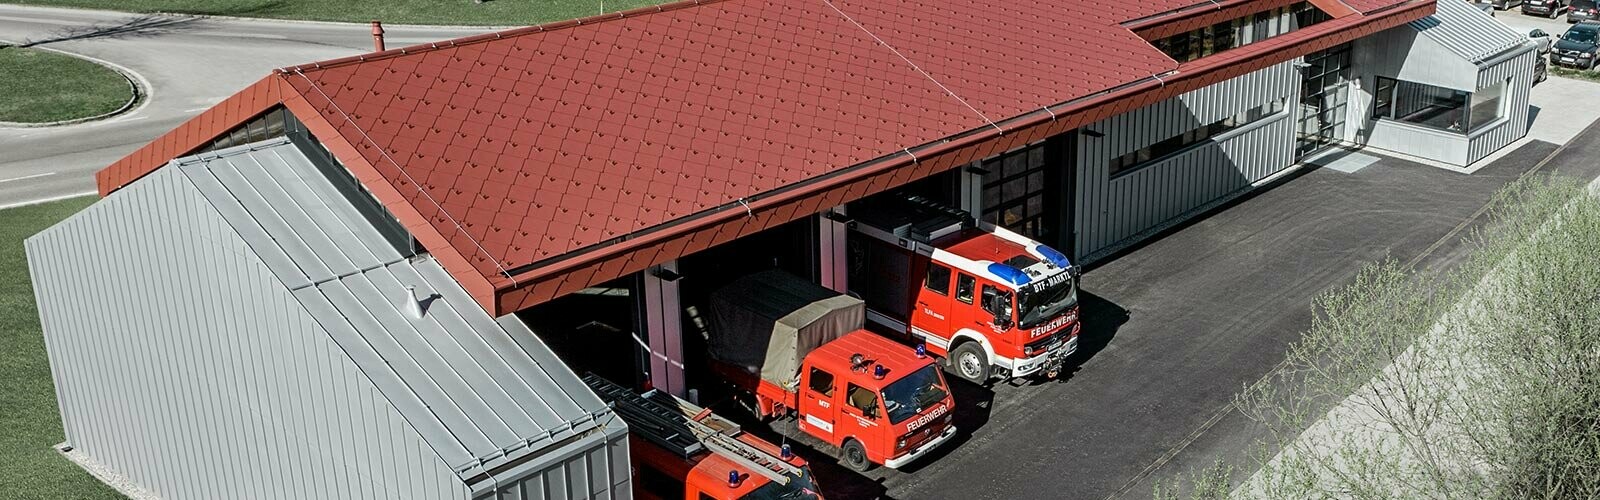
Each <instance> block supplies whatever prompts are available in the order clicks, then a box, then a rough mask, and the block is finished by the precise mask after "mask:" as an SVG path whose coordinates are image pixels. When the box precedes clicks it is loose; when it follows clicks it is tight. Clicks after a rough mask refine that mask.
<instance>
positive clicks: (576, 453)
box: [473, 417, 633, 500]
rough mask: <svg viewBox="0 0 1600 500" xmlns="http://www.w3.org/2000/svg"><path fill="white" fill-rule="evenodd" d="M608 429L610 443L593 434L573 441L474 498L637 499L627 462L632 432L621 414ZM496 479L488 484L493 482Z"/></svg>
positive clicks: (478, 499) (631, 472) (515, 471)
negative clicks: (598, 441) (601, 443)
mask: <svg viewBox="0 0 1600 500" xmlns="http://www.w3.org/2000/svg"><path fill="white" fill-rule="evenodd" d="M612 419H613V421H614V425H609V426H607V428H606V429H605V430H604V431H603V435H604V438H605V440H606V446H600V447H597V446H594V444H593V442H592V440H591V439H589V438H587V437H586V438H585V439H582V440H578V441H576V442H572V443H568V444H567V445H566V446H562V447H561V448H558V449H556V450H552V451H550V452H549V455H548V456H546V457H541V458H540V459H539V460H537V461H534V462H530V463H529V464H528V467H525V468H522V469H514V470H511V471H508V472H506V473H504V474H501V475H500V477H498V478H497V479H498V480H500V481H501V483H502V484H500V485H499V486H496V487H493V488H492V489H486V490H484V491H479V492H476V493H474V494H473V499H474V500H487V499H497V500H539V499H563V500H578V499H586V498H609V499H616V500H628V499H631V498H633V490H632V487H633V483H632V474H633V470H632V466H631V465H630V463H629V462H628V456H629V454H628V431H627V427H625V426H624V425H623V424H622V420H621V419H620V418H616V417H612ZM492 483H493V481H490V482H486V483H485V485H484V486H486V487H487V486H489V485H491V484H492Z"/></svg>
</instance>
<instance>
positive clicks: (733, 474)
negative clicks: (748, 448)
mask: <svg viewBox="0 0 1600 500" xmlns="http://www.w3.org/2000/svg"><path fill="white" fill-rule="evenodd" d="M728 487H729V488H738V487H739V471H736V470H730V471H728Z"/></svg>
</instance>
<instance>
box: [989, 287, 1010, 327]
mask: <svg viewBox="0 0 1600 500" xmlns="http://www.w3.org/2000/svg"><path fill="white" fill-rule="evenodd" d="M983 310H985V311H988V312H989V314H993V315H994V317H995V318H996V319H1001V320H1005V321H1007V322H1009V321H1010V320H1011V292H1008V291H1002V290H1000V289H999V288H995V286H994V285H983Z"/></svg>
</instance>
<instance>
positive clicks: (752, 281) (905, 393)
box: [706, 270, 956, 471]
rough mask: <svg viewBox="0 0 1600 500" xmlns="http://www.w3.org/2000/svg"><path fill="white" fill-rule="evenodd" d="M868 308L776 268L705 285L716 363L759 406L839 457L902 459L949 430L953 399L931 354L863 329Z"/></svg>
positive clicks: (898, 462)
mask: <svg viewBox="0 0 1600 500" xmlns="http://www.w3.org/2000/svg"><path fill="white" fill-rule="evenodd" d="M865 312H866V307H865V305H864V304H863V303H862V302H861V300H860V299H856V298H854V297H849V296H846V295H841V294H839V293H837V292H834V291H832V290H828V289H826V288H823V287H821V286H818V285H816V284H813V283H811V282H808V281H805V280H803V279H800V278H799V277H796V276H794V275H791V274H787V273H784V272H782V271H777V270H773V271H764V272H761V273H757V274H754V275H750V276H745V277H743V278H740V279H738V280H735V281H734V282H733V283H731V284H729V285H728V286H726V287H723V288H721V289H718V290H717V291H715V292H713V293H712V294H711V313H712V326H713V328H711V329H710V330H709V331H708V333H707V338H706V341H707V347H708V348H709V351H710V354H711V358H712V362H711V365H712V369H713V371H715V372H716V373H717V374H718V375H721V376H722V377H724V378H725V379H726V380H728V382H730V383H732V384H733V385H734V387H736V388H738V389H740V390H742V391H744V392H745V393H747V394H749V395H750V396H752V398H753V400H754V401H753V402H752V403H753V404H752V406H753V407H754V410H755V413H756V414H757V416H760V417H762V418H771V417H776V416H785V415H790V414H793V415H795V416H796V417H797V419H798V425H799V428H800V430H801V431H804V432H806V433H807V434H811V435H813V436H816V437H817V438H819V439H821V440H823V441H824V442H827V443H828V444H829V445H832V446H835V447H838V448H839V451H840V459H841V461H842V462H843V463H844V464H845V466H847V467H850V468H851V469H854V470H858V471H864V470H867V469H870V468H871V467H872V466H873V465H874V464H883V465H884V466H887V467H890V468H898V467H900V466H902V465H905V464H908V463H911V462H912V461H914V460H916V459H918V458H920V457H922V456H923V455H925V454H927V453H928V452H929V451H931V450H933V449H935V448H938V447H939V446H940V445H942V444H944V443H945V442H946V441H949V440H950V438H952V437H954V436H955V431H956V429H955V426H954V425H952V424H951V422H952V420H953V416H954V411H955V401H954V400H953V399H952V398H951V397H950V391H949V386H947V385H945V380H944V375H943V372H941V371H940V370H939V368H938V367H937V366H935V364H934V363H933V358H932V357H930V356H927V355H926V354H925V352H924V351H922V350H920V349H918V350H913V349H911V348H909V347H906V346H905V345H902V344H900V343H897V342H894V341H892V340H889V339H886V338H883V337H880V336H878V335H877V334H874V333H871V332H868V331H866V330H863V329H862V326H863V325H864V321H865V320H864V317H865Z"/></svg>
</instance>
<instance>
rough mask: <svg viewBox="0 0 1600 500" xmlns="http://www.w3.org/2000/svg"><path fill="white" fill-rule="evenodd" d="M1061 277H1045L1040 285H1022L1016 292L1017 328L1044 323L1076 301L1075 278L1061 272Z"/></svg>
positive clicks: (1076, 285) (1031, 326) (1076, 286)
mask: <svg viewBox="0 0 1600 500" xmlns="http://www.w3.org/2000/svg"><path fill="white" fill-rule="evenodd" d="M1059 276H1062V279H1061V280H1060V281H1056V280H1054V279H1047V280H1046V281H1045V282H1044V285H1045V286H1042V287H1024V288H1023V289H1022V290H1020V291H1019V292H1018V294H1017V308H1018V309H1019V310H1020V312H1021V313H1022V314H1021V315H1019V316H1018V317H1017V327H1018V328H1023V329H1027V328H1033V327H1036V326H1039V325H1041V324H1044V323H1045V322H1047V321H1050V319H1052V318H1055V317H1056V315H1058V314H1061V311H1065V310H1067V308H1068V307H1072V305H1073V304H1077V303H1078V293H1077V291H1078V290H1077V288H1078V284H1077V282H1076V281H1077V280H1074V279H1072V277H1071V276H1070V275H1067V274H1066V273H1065V272H1063V273H1062V274H1061V275H1059Z"/></svg>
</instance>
